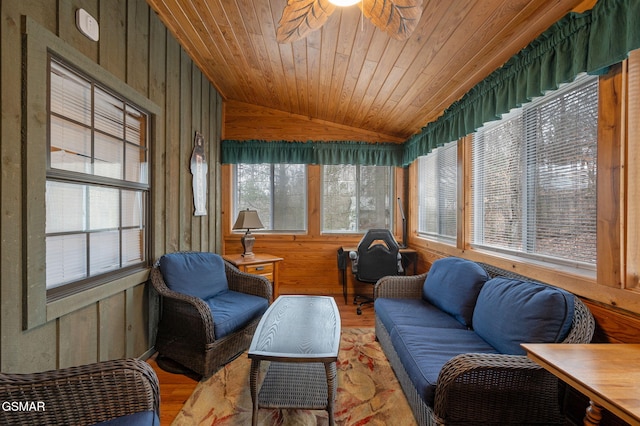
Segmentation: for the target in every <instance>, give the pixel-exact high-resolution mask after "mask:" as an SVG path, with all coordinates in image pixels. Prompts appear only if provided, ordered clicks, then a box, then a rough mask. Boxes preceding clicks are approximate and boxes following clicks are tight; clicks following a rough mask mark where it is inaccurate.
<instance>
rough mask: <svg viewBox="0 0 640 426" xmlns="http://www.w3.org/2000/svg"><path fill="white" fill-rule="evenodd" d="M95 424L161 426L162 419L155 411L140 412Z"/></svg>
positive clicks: (108, 425) (109, 425) (107, 425)
mask: <svg viewBox="0 0 640 426" xmlns="http://www.w3.org/2000/svg"><path fill="white" fill-rule="evenodd" d="M95 424H96V425H100V426H160V419H159V418H158V415H157V414H156V412H155V411H139V412H137V413H133V414H129V415H126V416H120V417H116V418H115V419H111V420H107V421H105V422H100V423H95Z"/></svg>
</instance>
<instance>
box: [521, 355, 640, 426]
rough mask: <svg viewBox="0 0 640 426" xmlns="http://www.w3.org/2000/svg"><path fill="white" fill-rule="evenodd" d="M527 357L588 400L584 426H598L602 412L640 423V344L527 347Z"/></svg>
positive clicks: (630, 422) (633, 422) (631, 422)
mask: <svg viewBox="0 0 640 426" xmlns="http://www.w3.org/2000/svg"><path fill="white" fill-rule="evenodd" d="M522 347H523V348H524V349H525V350H526V351H527V356H528V357H529V358H530V359H532V360H533V361H535V362H536V363H538V364H540V365H541V366H542V367H544V368H545V369H546V370H548V371H549V372H551V373H553V374H554V375H555V376H556V377H558V378H559V379H560V380H562V381H563V382H565V383H567V384H568V385H570V386H572V387H573V388H575V389H576V390H578V391H579V392H581V393H583V394H584V395H586V396H587V397H588V398H589V399H590V402H589V404H590V405H589V407H587V410H586V415H585V417H584V424H585V425H589V426H590V425H597V424H599V423H600V420H601V419H602V413H601V410H602V409H603V408H605V409H607V410H608V411H610V412H611V413H612V414H615V415H616V416H618V417H619V418H620V419H622V420H624V421H626V422H627V423H629V424H639V423H640V367H639V366H638V360H640V344H612V343H602V344H595V343H591V344H562V343H554V344H543V343H535V344H534V343H526V344H523V345H522Z"/></svg>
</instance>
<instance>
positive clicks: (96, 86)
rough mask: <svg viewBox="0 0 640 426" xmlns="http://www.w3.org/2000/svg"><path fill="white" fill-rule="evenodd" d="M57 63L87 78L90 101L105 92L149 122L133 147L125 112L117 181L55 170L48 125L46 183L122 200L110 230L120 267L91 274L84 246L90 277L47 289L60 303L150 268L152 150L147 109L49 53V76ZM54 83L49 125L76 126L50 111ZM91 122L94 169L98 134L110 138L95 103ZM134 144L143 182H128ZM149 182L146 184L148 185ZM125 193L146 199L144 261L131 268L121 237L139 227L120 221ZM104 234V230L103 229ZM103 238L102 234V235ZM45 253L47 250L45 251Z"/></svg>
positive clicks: (86, 233)
mask: <svg viewBox="0 0 640 426" xmlns="http://www.w3.org/2000/svg"><path fill="white" fill-rule="evenodd" d="M54 62H55V63H57V64H58V67H61V68H63V69H64V70H65V71H67V72H68V73H70V74H72V75H75V76H78V77H80V78H82V79H85V80H86V81H87V82H88V83H89V85H90V87H91V98H92V99H93V98H94V97H95V92H96V91H98V90H99V91H100V92H103V93H107V94H108V95H109V96H111V97H113V98H116V99H117V100H118V101H119V102H122V104H123V106H124V109H123V111H126V110H129V109H130V108H134V109H135V110H136V111H139V112H140V113H141V114H144V116H145V117H146V119H145V120H144V129H141V130H143V133H144V145H134V144H132V143H131V141H130V140H128V139H127V138H126V136H125V134H124V132H125V130H126V128H127V122H126V117H127V114H126V113H124V112H123V115H124V119H125V121H124V122H123V129H122V130H123V134H122V135H120V136H118V137H116V139H118V140H119V142H121V143H122V155H123V158H122V160H123V162H122V170H121V176H120V178H115V177H108V176H105V175H104V174H101V173H98V172H96V170H95V169H94V167H92V169H93V170H92V171H91V172H78V171H70V170H67V169H62V168H56V167H53V166H52V161H51V152H52V151H51V142H52V140H51V127H50V126H49V132H48V133H49V134H48V137H47V173H46V184H47V185H48V184H49V183H50V182H57V183H61V184H69V185H82V186H84V187H86V189H85V190H88V191H90V189H89V188H106V189H111V190H116V191H117V192H118V198H119V203H118V207H119V209H118V212H117V216H118V226H117V227H116V228H111V229H110V232H113V231H117V232H118V234H119V236H120V238H119V243H118V247H117V251H118V258H119V263H120V267H118V268H114V269H111V270H109V271H106V272H103V273H98V274H90V272H91V271H90V268H89V266H90V263H91V262H90V260H89V259H90V254H91V250H90V244H89V242H88V241H87V244H86V246H85V255H86V262H87V273H88V274H87V275H86V276H85V277H83V278H81V279H78V280H72V281H69V282H66V283H61V284H58V285H56V286H52V287H50V288H47V300H48V301H53V300H57V299H59V298H63V297H65V296H67V295H70V294H74V293H77V292H81V291H84V290H86V289H89V288H92V287H95V286H99V285H101V284H103V283H105V282H108V281H110V280H112V279H113V278H114V277H120V276H126V275H127V274H128V273H130V272H131V271H135V270H139V269H140V268H144V267H147V266H149V262H150V259H149V249H150V235H149V210H150V192H151V184H150V182H149V170H150V167H149V166H150V147H149V126H150V114H149V113H148V112H147V111H145V110H144V109H142V108H140V107H139V106H138V105H135V104H133V103H132V102H131V101H130V100H129V99H128V98H127V97H126V96H124V95H123V94H121V93H115V92H113V91H112V90H109V89H107V88H105V87H104V86H103V85H102V84H101V83H100V82H99V81H97V80H96V79H94V78H91V77H90V76H87V75H85V74H84V73H82V72H81V71H80V70H78V69H76V67H74V66H73V65H72V64H69V63H66V61H64V60H63V59H61V58H59V57H58V56H56V55H54V54H51V53H50V54H49V60H48V63H49V67H50V68H49V75H51V72H52V70H51V64H52V63H54ZM51 88H52V87H51V81H50V80H49V84H48V86H47V91H48V100H49V102H48V105H47V117H48V122H49V124H50V123H51V119H53V118H56V119H58V120H64V121H67V122H71V123H73V121H72V120H71V119H70V118H69V117H65V116H63V115H61V114H58V113H56V112H54V111H53V110H52V108H51V104H50V96H51ZM90 108H91V111H90V112H92V114H91V117H92V118H91V120H90V124H85V125H84V126H83V128H85V129H87V130H89V132H90V133H91V135H92V136H91V141H92V142H91V145H92V153H91V160H92V161H91V164H92V165H93V166H95V160H96V159H97V154H96V153H95V144H96V143H97V142H96V139H98V136H99V135H102V136H105V135H107V134H106V133H104V132H103V131H101V130H99V129H98V128H97V126H96V124H95V109H94V108H95V102H93V101H92V102H91V106H90ZM109 137H113V135H109ZM131 145H134V146H135V147H137V148H138V149H139V150H142V151H144V153H145V155H144V157H145V163H146V167H147V174H146V176H145V178H144V179H143V181H137V182H136V181H131V180H128V179H127V176H126V174H127V172H126V170H127V156H126V150H127V147H129V146H131ZM145 182H146V183H145ZM125 191H135V192H139V193H141V194H142V196H143V201H142V206H141V207H142V215H141V220H142V223H141V224H140V226H139V227H138V228H139V229H141V230H142V234H143V247H142V256H143V259H142V260H141V261H140V262H136V263H133V264H131V265H124V266H123V265H122V264H121V262H122V256H123V250H124V247H123V241H122V234H123V232H125V231H126V230H128V229H136V227H132V226H126V225H124V224H123V223H122V221H121V219H122V213H125V212H124V211H123V209H122V203H123V193H124V192H125ZM46 207H47V206H46V204H45V208H46ZM86 219H87V218H86V216H85V217H84V220H86ZM103 231H104V230H103ZM51 234H59V235H63V234H65V235H67V234H68V235H79V234H82V235H84V236H85V239H87V238H88V239H90V235H95V233H94V232H92V230H91V229H89V228H87V229H85V230H84V231H82V232H79V231H74V232H72V233H69V232H53V233H46V237H50V236H51ZM101 235H103V234H101ZM45 252H46V250H45Z"/></svg>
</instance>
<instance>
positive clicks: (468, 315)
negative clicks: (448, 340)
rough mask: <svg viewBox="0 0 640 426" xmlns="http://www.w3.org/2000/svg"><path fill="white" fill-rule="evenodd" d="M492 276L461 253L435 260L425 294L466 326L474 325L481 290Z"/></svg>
mask: <svg viewBox="0 0 640 426" xmlns="http://www.w3.org/2000/svg"><path fill="white" fill-rule="evenodd" d="M488 279H489V276H488V275H487V272H486V271H485V270H484V269H483V268H482V267H481V266H480V265H478V264H477V263H475V262H472V261H470V260H466V259H460V258H458V257H445V258H443V259H438V260H436V261H435V262H433V265H431V269H429V273H428V274H427V279H426V280H425V282H424V286H423V287H422V297H423V298H424V299H425V300H426V301H428V302H430V303H431V304H433V305H435V306H437V307H438V308H440V309H442V310H443V311H445V312H447V313H448V314H450V315H453V316H454V317H455V318H456V319H457V320H458V321H460V323H461V324H462V325H464V326H466V327H471V324H472V323H471V321H472V319H473V308H474V306H475V304H476V299H477V298H478V293H479V292H480V289H481V288H482V286H483V284H484V283H485V282H486V281H487V280H488Z"/></svg>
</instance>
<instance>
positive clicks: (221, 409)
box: [173, 328, 416, 426]
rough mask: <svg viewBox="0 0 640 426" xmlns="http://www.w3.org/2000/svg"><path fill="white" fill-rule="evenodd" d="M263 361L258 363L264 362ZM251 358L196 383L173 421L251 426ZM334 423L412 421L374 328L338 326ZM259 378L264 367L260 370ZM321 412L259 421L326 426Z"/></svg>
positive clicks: (286, 413)
mask: <svg viewBox="0 0 640 426" xmlns="http://www.w3.org/2000/svg"><path fill="white" fill-rule="evenodd" d="M266 364H268V363H265V362H263V363H261V367H262V366H266ZM250 368H251V360H249V358H248V357H247V355H246V354H243V355H241V356H240V357H238V358H237V359H235V360H234V361H232V362H231V363H229V364H227V365H226V366H225V367H224V368H222V369H221V370H219V371H218V372H217V373H216V374H214V375H213V376H211V377H210V378H209V379H207V380H203V381H201V382H200V383H199V384H198V385H197V386H196V389H195V390H194V392H193V394H192V395H191V396H190V397H189V399H188V400H187V402H186V403H185V405H184V407H183V408H182V411H181V412H180V413H179V414H178V416H177V417H176V419H175V420H174V422H173V425H178V426H182V425H225V426H226V425H229V426H232V425H233V426H235V425H250V424H251V412H252V404H251V394H250V392H249V370H250ZM337 370H338V396H337V400H336V404H335V411H334V415H335V421H336V424H337V425H341V426H356V425H358V426H359V425H374V426H375V425H381V426H382V425H394V426H413V425H416V422H415V420H414V418H413V414H412V413H411V409H410V408H409V404H408V403H407V400H406V398H405V396H404V394H403V393H402V389H401V388H400V384H399V383H398V380H397V379H396V376H395V375H394V373H393V370H392V369H391V366H390V365H389V362H388V361H387V358H386V357H385V355H384V353H383V352H382V349H381V348H380V345H379V344H378V342H376V341H375V335H374V330H373V328H347V329H343V330H342V336H341V340H340V353H339V355H338V363H337ZM261 377H264V371H263V372H262V373H261ZM328 423H329V419H328V414H327V412H326V411H321V410H292V409H260V410H259V412H258V424H259V425H265V426H267V425H278V426H280V425H282V426H289V425H295V426H313V425H321V426H324V425H328Z"/></svg>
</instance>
